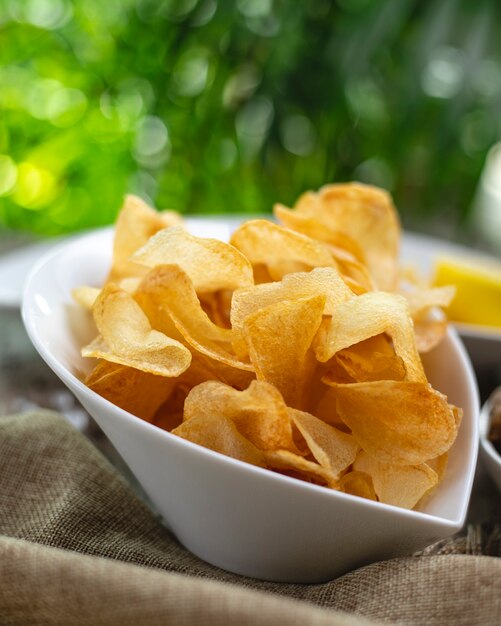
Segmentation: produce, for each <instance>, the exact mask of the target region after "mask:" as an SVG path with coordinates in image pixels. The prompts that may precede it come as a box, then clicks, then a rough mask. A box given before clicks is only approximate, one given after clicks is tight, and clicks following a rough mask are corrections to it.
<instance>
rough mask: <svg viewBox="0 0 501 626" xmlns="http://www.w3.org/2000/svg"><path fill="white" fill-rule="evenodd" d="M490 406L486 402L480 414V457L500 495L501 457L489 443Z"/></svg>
mask: <svg viewBox="0 0 501 626" xmlns="http://www.w3.org/2000/svg"><path fill="white" fill-rule="evenodd" d="M490 412H491V405H490V402H488V401H487V402H486V403H485V404H484V406H483V407H482V410H481V412H480V455H481V457H482V462H483V463H484V465H485V467H486V468H487V471H488V472H489V475H490V477H491V478H492V480H493V481H494V483H495V484H496V487H497V488H498V490H499V493H501V455H500V454H499V452H498V451H497V450H496V448H495V447H494V445H493V444H492V443H491V442H490V441H489V429H490V424H491V416H490Z"/></svg>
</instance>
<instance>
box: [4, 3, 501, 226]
mask: <svg viewBox="0 0 501 626" xmlns="http://www.w3.org/2000/svg"><path fill="white" fill-rule="evenodd" d="M0 36H1V40H2V46H1V47H0V111H1V115H0V226H4V227H9V228H21V229H28V230H31V231H33V232H37V233H44V234H56V233H60V232H65V231H71V230H76V229H80V228H87V227H91V226H96V225H101V224H107V223H109V222H111V221H112V220H113V219H114V217H115V215H116V212H117V210H118V208H119V206H120V204H121V202H122V199H123V196H124V194H126V193H129V192H132V193H137V194H139V195H141V196H142V197H144V198H145V199H146V200H148V201H149V202H151V203H152V204H155V205H156V206H158V207H159V208H174V209H177V210H179V211H182V212H186V213H202V214H207V213H223V212H235V213H246V212H247V213H249V212H256V213H265V212H268V211H270V210H271V207H272V204H273V202H275V201H280V202H283V203H285V204H290V203H291V202H293V201H294V199H295V198H296V197H297V196H298V195H299V194H300V193H301V192H303V191H304V190H305V189H309V188H317V187H319V186H321V185H323V184H325V183H328V182H333V181H345V180H351V179H358V180H361V181H364V182H368V183H373V184H377V185H381V186H383V187H385V188H387V189H389V190H390V191H391V192H392V193H393V194H394V196H395V200H396V203H397V205H398V207H399V209H400V212H401V215H402V217H403V220H404V224H405V225H407V226H412V227H414V228H418V229H421V230H426V229H427V228H432V225H434V224H436V223H437V221H438V220H439V218H440V216H441V215H443V216H446V218H447V220H448V224H449V227H448V231H447V232H448V233H450V234H451V236H457V237H459V236H461V233H464V232H467V229H468V227H469V223H470V221H471V219H470V218H471V217H472V210H474V209H472V207H474V203H473V199H474V196H475V189H476V188H477V184H478V180H479V177H480V173H481V171H482V168H483V165H484V162H485V159H486V155H487V153H488V151H489V149H490V148H491V146H493V145H494V144H495V143H496V142H498V141H499V140H500V138H501V118H500V117H499V113H498V112H499V105H500V102H501V62H500V58H501V55H500V48H501V4H500V3H494V2H492V1H490V0H477V1H476V2H474V3H473V2H457V0H444V1H443V2H440V3H423V2H419V1H418V0H384V1H380V0H337V1H334V0H308V2H304V3H303V2H296V1H295V0H107V1H106V2H103V1H102V0H4V1H3V2H0Z"/></svg>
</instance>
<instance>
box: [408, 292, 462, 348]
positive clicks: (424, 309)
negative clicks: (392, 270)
mask: <svg viewBox="0 0 501 626" xmlns="http://www.w3.org/2000/svg"><path fill="white" fill-rule="evenodd" d="M455 293H456V289H455V287H451V286H448V287H433V288H416V289H412V290H410V291H409V290H407V291H402V295H403V296H404V297H405V298H406V300H407V302H408V303H409V310H410V313H411V315H412V317H413V319H414V332H415V335H416V346H417V349H418V352H420V353H421V354H423V353H425V352H429V351H430V350H432V349H433V348H434V347H435V346H437V345H438V344H439V343H440V341H441V340H442V339H443V337H444V335H445V333H446V331H447V318H446V316H445V315H444V313H443V312H442V311H441V310H440V309H439V308H437V307H448V306H449V305H450V303H451V302H452V300H453V298H454V295H455Z"/></svg>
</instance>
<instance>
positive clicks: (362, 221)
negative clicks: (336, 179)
mask: <svg viewBox="0 0 501 626" xmlns="http://www.w3.org/2000/svg"><path fill="white" fill-rule="evenodd" d="M295 210H296V211H298V212H299V213H300V214H302V215H309V216H314V217H315V218H316V219H317V220H319V221H320V222H321V223H322V224H325V226H327V227H328V228H329V229H331V230H334V231H339V232H341V233H344V234H345V235H347V236H348V237H350V238H351V239H352V240H354V241H356V242H357V244H358V245H359V246H360V247H361V248H362V250H363V251H364V257H365V259H366V262H367V267H368V269H369V271H370V273H371V276H372V277H373V279H374V281H375V282H376V285H377V286H378V288H379V289H383V290H386V291H393V290H394V289H395V288H396V286H397V277H398V272H397V257H398V246H399V240H400V224H399V220H398V215H397V212H396V210H395V207H394V206H393V202H392V201H391V197H390V196H389V194H388V193H386V192H385V191H384V190H382V189H378V188H377V187H371V186H369V185H363V184H360V183H348V184H335V185H327V186H325V187H322V188H321V189H320V190H319V192H318V194H317V197H316V198H315V197H314V195H313V196H311V195H310V196H308V197H304V198H303V196H301V198H300V202H299V203H298V204H296V206H295Z"/></svg>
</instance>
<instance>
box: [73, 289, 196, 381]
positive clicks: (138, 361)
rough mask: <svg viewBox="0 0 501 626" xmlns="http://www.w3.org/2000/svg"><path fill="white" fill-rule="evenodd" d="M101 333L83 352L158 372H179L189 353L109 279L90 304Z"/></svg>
mask: <svg viewBox="0 0 501 626" xmlns="http://www.w3.org/2000/svg"><path fill="white" fill-rule="evenodd" d="M92 311H93V314H94V320H95V322H96V326H97V328H98V331H99V332H100V335H101V336H100V337H98V338H97V339H96V340H94V341H93V342H92V343H91V344H90V345H88V346H87V347H85V348H83V350H82V356H85V357H96V358H101V359H104V360H106V361H111V362H114V363H119V364H122V365H127V366H129V367H134V368H136V369H139V370H142V371H144V372H149V373H150V374H158V375H159V376H167V377H171V376H179V375H180V374H182V373H183V372H184V371H185V370H186V369H187V368H188V367H189V365H190V362H191V353H190V351H189V350H188V349H187V348H186V347H185V346H183V345H182V344H181V343H179V342H178V341H176V340H175V339H171V338H170V337H167V336H166V335H164V334H163V333H161V332H159V331H156V330H152V328H151V325H150V323H149V321H148V318H147V317H146V315H145V314H144V313H143V311H142V310H141V307H140V306H139V305H138V304H137V302H135V300H134V299H133V298H132V296H130V295H129V294H128V293H127V292H125V291H123V290H121V289H119V288H118V287H116V285H113V283H109V284H108V285H106V287H104V289H103V290H102V291H101V293H100V294H99V297H98V298H97V300H96V302H95V303H94V306H93V309H92Z"/></svg>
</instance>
